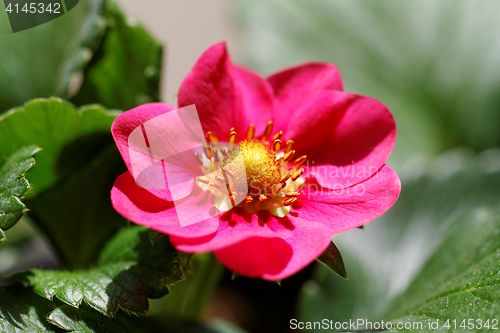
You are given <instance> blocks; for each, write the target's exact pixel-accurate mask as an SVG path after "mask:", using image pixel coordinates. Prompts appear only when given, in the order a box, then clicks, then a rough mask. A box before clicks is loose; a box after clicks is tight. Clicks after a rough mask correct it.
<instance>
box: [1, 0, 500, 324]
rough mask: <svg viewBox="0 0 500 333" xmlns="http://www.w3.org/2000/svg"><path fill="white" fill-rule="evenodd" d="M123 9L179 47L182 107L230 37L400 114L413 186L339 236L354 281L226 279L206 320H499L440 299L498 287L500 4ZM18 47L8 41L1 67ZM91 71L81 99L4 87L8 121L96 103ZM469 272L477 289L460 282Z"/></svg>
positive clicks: (240, 50)
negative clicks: (315, 64) (89, 99)
mask: <svg viewBox="0 0 500 333" xmlns="http://www.w3.org/2000/svg"><path fill="white" fill-rule="evenodd" d="M81 2H83V1H82V0H81ZM94 2H96V1H94ZM89 3H92V0H89ZM118 4H119V6H120V7H121V8H122V9H123V11H124V12H125V13H127V14H133V16H134V17H135V18H137V20H138V22H140V23H141V24H142V25H143V26H144V27H145V28H146V29H147V31H149V32H150V33H151V35H152V36H154V38H155V39H157V40H158V41H160V42H161V43H162V44H163V45H164V50H163V54H162V60H163V66H162V67H161V77H162V80H161V86H160V87H161V90H160V91H161V96H157V97H158V98H160V99H161V100H162V101H165V102H168V103H171V104H175V103H176V94H177V90H178V88H179V85H180V83H181V82H182V80H183V78H184V77H185V76H186V75H187V74H188V73H189V71H190V69H191V67H192V66H193V65H194V63H195V61H196V60H197V58H198V57H199V56H200V55H201V54H202V53H203V51H204V50H206V49H207V48H208V47H209V46H210V45H212V44H214V43H216V42H219V41H226V42H227V45H228V49H229V52H230V54H231V57H232V59H233V61H234V62H235V63H238V64H241V65H244V66H247V67H250V68H252V69H254V70H256V71H258V72H260V73H262V74H263V75H269V74H270V73H273V72H275V71H279V70H281V69H283V68H286V67H288V66H293V65H296V64H299V63H302V62H306V61H325V62H331V63H334V64H335V65H337V67H338V68H339V70H340V72H341V74H342V76H343V80H344V83H345V90H347V91H351V92H355V93H358V94H362V95H367V96H371V97H374V98H377V99H379V100H380V101H382V102H383V103H384V104H385V105H387V106H388V107H389V109H390V110H391V111H392V113H393V114H394V116H395V118H396V123H397V127H398V137H397V142H396V147H395V149H394V151H393V154H392V155H391V157H390V159H389V161H388V164H389V166H391V167H392V168H393V169H395V170H396V171H397V172H398V174H399V175H400V177H401V180H402V184H403V185H402V194H401V198H400V199H399V201H398V202H397V203H396V205H395V206H394V207H393V208H392V209H391V210H390V211H389V212H388V213H387V214H385V215H384V216H383V217H381V218H379V219H377V220H376V221H374V222H371V223H370V224H368V225H366V226H365V228H364V230H352V231H350V232H347V233H345V234H342V235H338V236H336V237H335V238H334V241H335V243H336V244H337V246H338V248H339V250H340V251H341V252H342V254H343V256H344V262H345V265H346V269H347V272H348V276H349V279H348V280H343V279H342V278H340V277H338V276H336V275H335V273H333V272H331V271H329V270H328V269H327V268H326V267H324V266H322V265H320V264H319V263H313V264H312V265H310V266H309V267H307V268H306V269H305V270H304V271H302V272H300V273H299V274H297V275H296V276H294V277H291V278H289V279H286V280H284V281H282V282H281V285H278V284H277V283H272V282H265V281H260V280H252V279H246V278H242V277H237V278H235V279H233V277H232V273H231V272H229V271H227V270H225V271H222V272H221V282H220V283H219V285H218V288H217V289H216V290H215V292H214V294H213V295H212V298H211V301H210V303H209V306H208V308H207V310H206V312H205V314H204V318H205V320H206V321H208V322H212V323H213V325H215V326H217V325H219V324H218V323H220V322H218V320H219V319H223V320H225V321H227V322H230V323H233V324H234V325H236V326H238V327H241V328H242V329H243V330H246V331H248V332H288V331H290V329H289V327H290V326H289V321H290V319H291V318H299V319H301V320H304V321H307V320H310V321H313V320H318V321H320V320H321V319H323V318H328V319H331V320H334V321H335V320H337V321H343V320H349V319H357V318H367V319H369V320H380V319H381V318H389V317H390V318H424V317H425V318H427V317H426V316H427V315H428V313H429V312H432V311H431V309H433V308H434V310H433V311H434V312H433V315H432V316H431V315H429V316H430V317H429V318H431V317H432V318H447V317H446V316H447V315H449V314H450V313H452V314H453V315H455V316H458V317H457V318H461V317H460V316H466V315H471V314H475V315H482V314H483V313H486V312H488V311H490V312H489V313H493V314H497V313H498V310H492V308H491V306H492V305H491V304H490V305H487V304H486V303H487V302H486V301H484V300H483V301H482V300H481V299H480V297H479V296H478V297H477V299H476V298H474V299H472V300H471V299H470V295H468V294H467V295H462V296H460V295H457V296H456V297H457V299H451V298H450V299H448V300H450V304H454V303H453V302H457V303H456V304H462V303H463V304H465V303H467V304H469V301H470V304H471V306H472V304H473V305H474V306H473V308H474V310H473V311H472V310H470V309H469V308H460V305H457V307H453V306H449V305H441V308H439V309H440V310H435V307H436V306H437V305H436V304H437V303H436V304H435V303H433V302H434V300H440V301H441V302H442V300H443V299H441V298H440V297H441V296H440V295H446V294H447V291H449V290H451V289H453V288H455V289H456V288H458V287H457V286H459V285H460V286H462V284H463V285H465V284H467V283H469V282H470V283H472V282H471V281H476V280H474V279H477V274H479V273H477V272H479V271H481V272H482V273H481V274H483V275H484V276H486V275H492V276H493V277H495V278H496V276H498V274H500V273H498V269H497V268H498V260H497V259H495V260H496V261H495V260H493V261H492V262H493V264H491V265H493V266H491V265H490V266H488V265H485V264H483V263H481V262H480V259H481V258H484V256H485V255H486V254H491V253H498V251H499V246H498V230H499V223H498V221H499V219H498V207H500V205H499V203H500V176H499V170H500V151H499V150H498V148H497V147H499V146H500V20H498V17H499V15H500V2H499V1H497V0H482V1H477V0H440V1H435V0H377V1H369V0H348V1H347V0H316V1H306V0H293V1H290V0H234V1H230V0H212V1H202V0H183V1H175V0H144V1H134V0H119V1H118ZM82 7H83V5H82ZM89 8H90V9H89V13H90V12H92V7H91V6H90V7H89ZM75 15H76V14H75ZM137 20H135V19H134V18H130V17H127V19H126V22H127V24H128V25H129V26H134V25H135V24H137ZM4 27H5V26H4ZM82 27H84V28H85V24H83V25H82ZM47 29H48V28H47ZM88 30H89V31H92V29H91V28H88ZM26 35H27V36H28V37H26V38H28V39H29V38H31V39H35V38H36V37H35V36H38V35H36V34H35V33H33V32H32V33H31V34H30V33H27V34H26ZM2 38H3V40H2ZM7 39H8V38H7V37H6V35H4V34H2V35H0V43H2V42H3V43H5V44H4V46H6V45H9V44H8V41H7ZM88 45H91V44H87V46H88ZM95 49H96V47H95V46H94V47H88V50H87V53H85V52H84V51H82V52H81V56H80V59H87V60H86V61H89V59H90V58H89V57H92V54H88V52H90V51H89V50H95ZM4 50H5V49H4ZM124 50H125V51H127V49H126V48H124ZM135 50H136V51H137V50H142V49H141V48H140V47H139V48H135ZM144 50H145V49H144ZM2 52H5V51H2V46H1V45H0V57H1V56H2ZM65 52H69V51H65ZM98 52H101V51H99V49H98V50H97V52H96V53H97V54H98ZM127 52H128V51H127ZM155 52H156V51H155ZM139 53H140V51H139ZM144 53H145V51H144ZM21 54H22V55H24V56H26V55H25V54H24V53H21ZM155 54H157V55H158V54H159V53H158V52H157V53H155ZM85 57H87V58H85ZM0 59H2V58H0ZM4 59H6V58H4ZM7 63H8V62H6V61H2V62H1V63H0V66H1V67H0V88H1V89H0V91H6V90H8V89H16V88H15V87H14V88H12V87H9V88H8V87H7V86H8V80H7V77H8V75H12V70H11V69H9V68H7V67H8V66H7ZM11 63H15V60H13V61H11ZM81 63H82V64H83V65H81V66H80V70H76V71H75V73H76V74H75V73H73V74H72V75H71V76H68V78H67V80H69V81H71V82H72V83H71V84H70V88H69V89H67V90H66V91H63V90H58V87H59V86H60V85H58V84H54V85H53V86H54V87H55V88H54V89H53V90H52V91H50V89H49V90H47V89H48V88H47V89H46V90H45V91H43V92H42V93H40V92H39V90H36V89H33V90H32V91H33V94H32V95H31V96H30V95H29V94H28V95H26V91H27V90H30V88H27V89H25V88H19V89H17V90H16V91H17V92H16V91H14V92H13V93H12V94H9V95H8V97H5V96H6V95H5V94H3V95H2V93H0V96H3V97H4V104H2V103H1V102H0V106H2V107H3V109H2V110H1V111H4V110H5V109H7V107H6V106H5V105H8V106H9V107H11V106H15V105H20V104H22V103H23V102H24V101H25V100H27V99H28V98H33V97H40V96H45V95H47V96H48V95H54V94H56V95H60V96H63V97H65V96H70V97H71V98H72V102H73V103H75V104H76V105H79V100H81V99H79V98H81V96H83V95H85V96H94V95H92V92H93V90H92V89H91V87H88V86H87V85H86V82H88V81H84V83H83V84H82V78H81V68H84V67H85V65H84V64H85V63H86V62H85V61H84V60H82V61H81ZM158 63H159V59H158V61H157V62H156V63H155V64H158ZM70 65H71V64H69V65H68V64H67V63H66V66H67V67H68V66H70ZM9 66H10V65H9ZM75 66H76V65H75ZM93 66H98V65H96V62H94V60H91V61H90V65H89V67H87V69H85V71H88V70H89V68H91V69H93V68H97V67H93ZM148 66H149V67H146V69H147V71H146V73H149V72H151V73H153V74H151V77H155V75H157V74H159V73H156V74H154V73H155V69H156V70H159V69H158V66H157V65H155V66H156V67H154V66H153V65H148ZM70 67H71V66H70ZM76 67H77V66H76ZM148 71H149V72H148ZM9 73H10V74H9ZM78 73H80V74H78ZM47 75H48V74H47ZM79 75H80V76H79ZM85 75H86V74H85ZM124 75H125V78H126V76H127V75H128V73H125V74H124ZM79 78H80V79H79ZM35 80H38V78H37V79H35ZM40 80H41V81H42V82H43V73H42V76H41V79H40ZM96 80H97V81H98V79H96ZM63 81H64V80H63ZM112 84H113V82H110V83H109V85H112ZM144 84H145V86H147V85H148V84H150V83H148V82H146V83H144ZM109 85H108V86H109ZM28 86H30V85H29V84H28ZM30 87H31V86H30ZM141 87H142V86H141ZM61 91H63V92H61ZM21 92H22V93H21ZM59 92H61V93H60V94H59ZM16 94H17V95H16ZM65 94H66V95H65ZM12 96H19V98H18V99H17V100H16V99H13V98H12ZM110 96H111V95H110ZM155 98H156V97H155V96H153V95H151V94H149V95H148V94H147V93H146V92H144V93H143V94H141V95H137V97H136V98H135V99H134V100H131V101H130V103H129V102H127V103H125V102H124V101H125V97H123V98H122V99H120V98H117V99H113V98H111V97H109V98H108V97H106V96H104V97H102V96H101V97H99V98H97V97H96V100H95V101H96V102H100V103H102V104H104V105H105V106H108V107H110V108H118V109H120V108H121V109H126V108H127V107H129V108H130V107H133V106H134V105H135V104H140V102H147V101H150V100H154V99H155ZM5 101H8V103H7V102H5ZM16 103H17V104H16ZM12 232H14V231H12ZM22 232H24V231H22ZM22 232H21V231H19V232H18V233H21V234H22ZM28 233H29V232H28V231H26V234H28ZM23 235H25V234H23ZM13 237H14V236H13ZM23 237H24V236H23ZM25 237H27V236H25ZM491 237H493V238H491ZM495 237H496V238H495ZM457 244H461V246H457ZM485 244H486V245H485ZM32 245H33V244H31V245H30V246H32ZM8 251H11V252H12V251H14V250H12V249H11V248H9V247H2V248H1V249H0V258H5V259H2V260H0V270H2V269H3V272H8V271H9V270H12V265H13V264H12V265H11V264H9V263H11V262H14V261H15V260H14V259H12V258H15V257H12V255H13V254H12V253H10V254H9V253H8ZM47 251H48V250H47ZM18 256H20V255H18ZM9 258H10V259H9ZM8 260H11V261H8ZM13 260H14V261H13ZM47 260H49V259H47ZM35 261H36V260H35ZM30 264H31V263H28V264H26V265H27V266H29V265H30ZM9 265H10V266H9ZM46 265H50V260H49V261H48V263H46ZM464 267H465V268H467V269H465V268H464ZM471 272H473V273H474V274H476V275H474V274H473V273H471ZM490 273H491V274H490ZM4 274H5V273H2V275H4ZM455 276H459V277H460V279H461V280H460V281H461V282H460V283H462V284H460V283H459V282H457V283H458V284H454V282H453V283H451V282H449V281H454V280H453V278H454V277H455ZM481 276H482V275H481ZM493 277H490V278H493ZM497 280H498V278H497ZM481 281H482V280H481ZM488 281H489V280H488ZM183 283H185V284H188V283H189V281H186V282H181V283H179V286H174V288H173V291H172V294H171V295H170V296H167V297H165V298H164V299H161V300H157V301H154V302H153V305H152V315H154V316H160V317H161V316H164V315H165V313H168V314H169V315H172V313H175V311H176V310H175V307H176V305H175V304H176V303H175V302H174V300H175V296H174V295H175V293H176V288H179V290H181V289H182V288H183V287H182V284H183ZM493 286H498V282H496V284H493ZM452 287H453V288H452ZM450 288H451V289H450ZM495 288H497V289H495V290H494V291H493V292H492V294H489V295H490V296H488V297H489V298H488V297H486V299H488V300H489V302H490V303H491V302H493V303H495V302H497V303H498V302H499V299H498V297H500V296H498V295H500V292H498V287H495ZM179 293H181V292H179ZM491 295H493V296H491ZM171 296H172V297H171ZM460 297H465V298H460ZM467 297H469V298H467ZM447 304H448V303H447ZM495 304H496V303H495ZM488 306H489V307H488ZM460 309H461V310H462V311H459V310H460ZM495 309H496V308H495ZM469 310H470V311H471V312H469ZM426 311H427V312H426ZM495 311H496V312H495ZM426 313H427V314H426ZM436 313H439V314H436ZM458 313H460V314H458ZM412 316H413V317H412ZM440 316H441V317H440ZM464 318H465V317H464ZM220 325H222V324H220ZM215 326H214V327H215ZM233 329H234V332H236V331H237V330H236V329H235V328H233ZM228 332H229V331H228Z"/></svg>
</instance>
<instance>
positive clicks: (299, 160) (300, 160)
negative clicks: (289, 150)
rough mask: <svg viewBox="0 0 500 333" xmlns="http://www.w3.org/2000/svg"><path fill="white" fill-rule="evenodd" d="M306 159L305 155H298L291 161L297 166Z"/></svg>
mask: <svg viewBox="0 0 500 333" xmlns="http://www.w3.org/2000/svg"><path fill="white" fill-rule="evenodd" d="M306 160H307V155H302V156H301V157H299V158H297V159H296V160H295V161H293V164H295V166H296V167H299V166H300V165H301V164H302V163H304V162H305V161H306Z"/></svg>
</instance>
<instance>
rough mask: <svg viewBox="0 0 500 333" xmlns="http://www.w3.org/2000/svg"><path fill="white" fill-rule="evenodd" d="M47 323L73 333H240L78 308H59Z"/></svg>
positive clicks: (225, 328)
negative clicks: (103, 313)
mask: <svg viewBox="0 0 500 333" xmlns="http://www.w3.org/2000/svg"><path fill="white" fill-rule="evenodd" d="M48 320H49V321H50V322H51V323H52V324H54V325H56V326H57V327H60V328H63V329H64V330H66V331H68V332H75V333H115V332H116V333H129V332H130V333H150V332H169V333H229V332H231V333H233V332H234V333H243V332H242V331H240V330H232V331H231V330H229V328H228V327H230V326H229V325H226V326H224V327H223V328H222V325H220V327H221V328H220V329H218V328H219V327H217V328H216V329H213V330H212V329H209V328H207V327H204V326H202V325H201V324H199V323H196V322H189V321H186V320H182V319H180V318H165V317H163V318H161V320H158V319H157V318H150V317H146V318H143V317H131V316H129V315H127V314H125V313H118V314H117V315H116V317H115V318H109V317H103V316H102V315H100V314H99V313H97V312H95V311H93V310H92V309H89V308H88V307H86V306H81V307H80V308H79V309H75V308H73V307H70V306H61V307H59V308H57V309H55V310H54V311H53V312H52V313H51V314H50V315H49V317H48Z"/></svg>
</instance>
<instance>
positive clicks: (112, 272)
mask: <svg viewBox="0 0 500 333" xmlns="http://www.w3.org/2000/svg"><path fill="white" fill-rule="evenodd" d="M180 260H181V259H180V258H179V253H178V252H177V251H176V250H175V249H174V248H173V246H172V245H171V244H170V242H169V241H168V238H167V237H164V238H162V239H160V240H158V241H156V242H155V243H154V244H151V242H150V240H149V237H148V229H147V228H144V227H141V226H132V227H130V228H123V229H121V230H120V231H119V232H118V233H117V234H116V236H115V237H114V238H113V239H112V240H111V241H110V242H109V243H108V244H107V245H106V247H105V248H104V250H103V251H102V253H101V255H100V258H99V262H98V265H97V266H96V267H93V268H89V269H86V270H76V271H49V270H38V269H34V270H31V271H27V272H23V273H18V274H15V275H14V276H12V277H11V278H10V279H11V280H12V281H18V282H21V283H22V284H23V285H25V286H33V288H34V291H35V292H36V293H37V294H39V295H41V296H43V297H45V298H47V299H52V298H53V297H54V296H55V297H57V298H58V299H59V300H61V301H63V302H64V303H66V304H69V305H71V306H73V307H79V306H80V304H81V302H82V301H83V302H85V303H87V304H88V305H90V306H91V307H92V308H94V309H96V310H98V311H99V312H102V313H104V314H107V315H111V316H112V315H114V314H115V313H116V311H117V310H118V307H120V308H122V309H123V310H125V311H127V312H132V313H137V314H144V313H146V312H147V310H148V306H149V303H148V298H158V297H161V296H164V295H165V294H167V293H168V286H169V285H170V284H172V283H174V282H176V281H179V280H182V279H183V278H184V273H183V270H182V267H181V263H180Z"/></svg>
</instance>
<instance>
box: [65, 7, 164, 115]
mask: <svg viewBox="0 0 500 333" xmlns="http://www.w3.org/2000/svg"><path fill="white" fill-rule="evenodd" d="M103 15H104V16H105V18H106V22H108V23H107V27H106V34H105V36H104V38H103V40H102V42H101V44H100V45H99V48H98V49H97V50H96V52H95V54H94V56H93V58H92V60H91V61H90V63H89V65H88V66H87V68H86V69H85V71H84V81H83V85H82V87H81V90H80V92H79V93H78V94H77V95H76V96H75V97H74V98H73V99H72V102H73V103H75V104H77V105H82V104H86V103H99V104H102V105H105V106H106V107H108V108H111V109H120V110H129V109H131V108H134V107H136V106H138V105H140V104H144V103H149V102H157V101H159V99H160V75H161V66H162V45H161V44H160V43H159V42H158V41H156V40H155V39H154V38H153V37H151V36H150V35H149V33H148V32H147V31H146V30H145V29H144V28H143V27H142V25H141V24H140V23H139V22H138V21H137V19H135V18H134V17H131V16H125V15H123V14H122V12H121V11H120V10H119V8H118V7H117V6H116V4H115V3H114V2H111V1H108V2H107V3H106V6H105V10H104V12H103Z"/></svg>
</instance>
